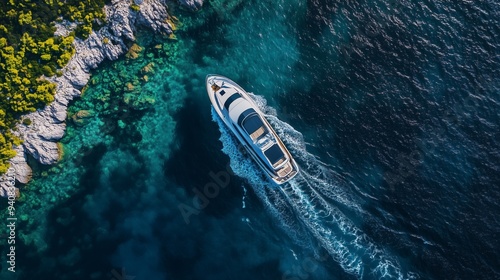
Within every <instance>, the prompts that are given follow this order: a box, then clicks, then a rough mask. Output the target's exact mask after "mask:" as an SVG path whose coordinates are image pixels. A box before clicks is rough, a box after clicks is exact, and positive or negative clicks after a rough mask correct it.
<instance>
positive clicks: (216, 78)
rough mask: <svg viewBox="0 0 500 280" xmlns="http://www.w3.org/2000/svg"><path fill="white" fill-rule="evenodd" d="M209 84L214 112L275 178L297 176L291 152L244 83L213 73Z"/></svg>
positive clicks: (283, 178) (279, 180) (297, 170)
mask: <svg viewBox="0 0 500 280" xmlns="http://www.w3.org/2000/svg"><path fill="white" fill-rule="evenodd" d="M206 87H207V92H208V96H209V98H210V101H211V102H212V106H213V107H214V110H215V112H217V114H218V115H219V117H220V118H221V119H222V121H223V122H224V124H225V125H226V126H227V127H228V128H229V129H230V130H231V131H232V133H233V134H234V136H235V137H236V138H237V139H238V141H239V142H240V143H241V144H242V145H243V147H245V149H246V150H247V151H248V154H250V155H251V157H252V158H253V160H254V161H255V162H256V163H257V164H258V165H259V166H260V167H261V168H262V170H263V171H264V173H265V174H266V175H267V176H268V177H269V178H270V179H271V180H272V181H274V182H275V183H276V184H283V183H285V182H287V181H289V180H290V179H292V178H293V177H294V176H295V175H297V173H298V172H299V168H298V166H297V163H296V162H295V160H294V159H293V157H292V155H291V154H290V152H289V151H288V150H287V148H286V147H285V145H284V144H283V141H281V139H280V137H279V136H278V134H276V132H275V131H274V129H273V128H272V127H271V125H270V124H269V122H268V121H267V120H266V118H265V116H264V114H263V113H262V112H261V111H260V110H259V108H258V107H257V105H256V104H255V102H254V101H253V99H252V98H251V97H250V96H249V94H248V93H247V92H246V91H245V90H244V89H243V88H242V87H241V86H239V85H238V84H237V83H235V82H234V81H232V80H230V79H229V78H227V77H224V76H220V75H213V74H210V75H207V77H206Z"/></svg>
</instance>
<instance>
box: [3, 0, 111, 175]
mask: <svg viewBox="0 0 500 280" xmlns="http://www.w3.org/2000/svg"><path fill="white" fill-rule="evenodd" d="M0 4H1V5H2V9H0V100H1V102H0V174H2V173H5V172H6V170H7V169H8V163H7V161H8V160H9V159H10V158H12V157H14V156H15V152H14V151H13V150H12V148H13V145H19V144H20V143H21V142H20V140H19V139H18V138H17V137H16V136H15V135H14V134H13V133H12V132H11V130H12V129H13V128H14V127H15V125H16V123H18V122H19V118H20V116H21V115H23V114H25V113H28V112H33V111H35V110H36V109H38V108H41V107H43V106H44V105H45V104H48V103H50V102H51V101H53V100H54V93H55V84H52V83H50V82H49V81H47V80H45V79H43V78H41V76H42V75H45V76H53V75H58V76H59V75H61V72H60V71H59V70H58V69H59V68H61V67H63V66H64V65H66V64H67V63H68V61H69V59H70V58H71V56H72V55H73V54H74V51H75V50H74V48H73V45H72V43H73V40H74V36H78V37H81V38H86V37H87V36H88V35H89V34H90V32H91V31H92V29H93V28H98V27H99V25H101V24H102V23H104V19H105V16H104V13H103V10H102V7H103V6H104V4H105V0H84V1H77V0H0ZM63 19H66V20H69V21H72V22H76V23H77V24H78V25H77V28H76V29H75V30H74V32H72V34H71V35H70V36H67V37H55V36H54V32H55V30H56V28H55V26H54V23H55V22H56V21H60V20H63ZM25 124H26V123H25Z"/></svg>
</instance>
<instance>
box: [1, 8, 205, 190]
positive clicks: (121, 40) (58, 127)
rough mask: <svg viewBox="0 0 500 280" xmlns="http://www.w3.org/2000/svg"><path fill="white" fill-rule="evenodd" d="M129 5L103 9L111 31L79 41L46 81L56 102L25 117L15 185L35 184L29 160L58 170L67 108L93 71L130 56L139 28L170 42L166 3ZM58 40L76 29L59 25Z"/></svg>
mask: <svg viewBox="0 0 500 280" xmlns="http://www.w3.org/2000/svg"><path fill="white" fill-rule="evenodd" d="M179 2H180V4H181V5H183V6H184V7H186V8H187V9H189V10H191V11H196V10H198V9H199V8H200V7H201V6H202V4H203V1H202V0H181V1H179ZM131 5H132V3H131V2H130V1H126V0H112V1H111V3H110V4H108V5H106V6H105V7H104V12H105V14H106V22H107V23H106V25H105V26H103V27H102V28H100V29H99V30H97V31H95V30H94V31H92V33H91V34H90V36H89V37H88V38H87V39H85V40H81V39H78V38H76V39H75V41H74V43H73V44H74V46H75V50H76V51H75V54H74V55H73V56H72V57H71V59H70V61H69V62H68V64H67V65H66V66H65V67H63V68H62V69H61V70H62V73H63V75H61V76H60V77H57V76H52V77H45V78H46V79H47V80H49V81H51V82H53V83H55V84H56V94H55V96H54V101H53V102H52V103H51V104H49V105H47V106H46V107H44V108H43V109H40V110H37V111H35V112H33V113H29V114H26V115H24V116H23V117H27V118H29V119H30V120H31V121H32V122H31V124H29V125H26V124H23V123H19V124H18V125H17V131H16V132H15V133H16V135H17V136H18V137H20V138H21V139H22V140H23V143H22V144H21V145H19V146H17V147H15V151H16V156H15V157H14V158H12V159H11V160H10V161H9V163H10V167H11V168H13V169H14V170H15V178H16V181H18V182H20V183H22V184H26V183H28V182H29V181H30V179H31V173H32V171H31V168H30V166H29V165H28V163H27V160H28V155H29V156H32V157H33V158H34V159H35V160H37V161H38V162H40V163H41V164H44V165H51V164H55V163H56V162H57V161H58V159H59V157H60V151H59V148H58V141H59V140H60V139H61V138H62V137H63V136H64V133H65V129H66V123H65V121H66V117H67V109H68V104H69V102H70V101H71V100H73V99H74V98H75V97H78V96H80V95H81V93H82V89H83V88H84V87H85V85H86V84H87V83H88V81H89V79H90V77H91V71H92V70H93V69H96V68H97V67H98V66H99V64H101V63H102V62H103V61H104V60H106V59H108V60H110V61H113V60H116V59H117V58H118V57H120V56H121V55H123V54H125V53H126V52H127V51H128V49H129V46H128V43H130V42H134V41H135V35H134V33H135V31H136V28H137V27H146V28H149V29H151V30H152V31H153V32H155V33H158V34H163V35H165V36H168V35H170V34H172V32H173V27H172V26H171V25H170V23H169V18H170V15H169V14H168V10H167V4H166V2H165V1H164V0H144V1H142V0H135V1H134V4H133V5H135V7H137V8H136V9H133V8H131ZM56 27H57V30H56V32H55V35H65V34H67V33H69V32H70V30H69V29H68V28H71V24H65V25H63V24H57V25H56ZM9 186H10V185H9V183H8V178H7V176H6V175H5V174H4V175H2V176H1V177H0V196H3V197H6V196H7V190H8V187H9Z"/></svg>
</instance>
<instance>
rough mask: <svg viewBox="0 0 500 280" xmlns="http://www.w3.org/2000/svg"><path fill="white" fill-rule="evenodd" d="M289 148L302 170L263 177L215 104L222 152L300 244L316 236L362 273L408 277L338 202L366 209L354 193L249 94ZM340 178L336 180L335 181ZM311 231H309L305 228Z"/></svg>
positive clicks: (337, 257) (342, 263)
mask: <svg viewBox="0 0 500 280" xmlns="http://www.w3.org/2000/svg"><path fill="white" fill-rule="evenodd" d="M251 97H252V98H253V99H254V101H255V102H256V104H257V105H258V106H259V108H260V109H261V111H262V112H263V113H264V114H265V117H266V119H267V120H268V121H269V122H270V123H271V125H272V126H273V128H274V129H275V130H276V132H277V133H278V135H279V136H280V137H281V139H282V140H283V142H285V145H286V146H287V147H288V149H289V151H290V152H291V153H292V155H293V156H294V158H295V159H296V161H297V163H298V165H299V168H300V173H299V174H298V175H297V176H296V177H295V178H294V179H292V180H291V181H290V182H288V183H285V184H283V185H281V186H277V185H275V184H274V183H272V182H271V181H270V180H269V179H267V178H266V177H265V175H264V174H263V172H262V171H261V170H260V169H259V168H258V166H257V165H256V164H255V163H254V162H253V161H252V160H251V159H250V158H249V157H248V156H246V155H244V154H243V153H242V152H241V149H239V143H238V142H237V141H236V140H235V138H234V137H233V136H232V134H231V132H230V131H229V130H228V129H227V128H226V126H225V125H224V123H223V122H222V121H221V120H220V118H219V117H218V116H217V114H216V113H215V111H214V110H213V109H212V118H213V120H214V121H215V122H217V123H218V124H219V130H220V132H221V138H220V141H221V142H222V144H223V149H222V151H223V152H224V153H226V154H227V155H228V156H229V158H230V165H231V168H232V169H233V171H234V173H235V174H236V175H238V176H240V177H243V178H245V179H246V180H247V182H248V183H249V184H250V186H251V187H252V189H253V191H254V192H255V193H256V194H257V196H258V197H259V198H260V199H261V200H262V202H263V203H264V204H265V205H266V208H267V209H268V211H269V212H270V213H271V214H272V215H273V216H274V217H275V218H276V219H278V221H279V222H280V225H281V226H282V228H283V229H284V230H285V231H286V232H287V233H288V234H289V235H290V236H291V237H292V238H294V240H296V241H297V242H298V243H299V244H300V245H304V246H307V244H308V243H307V242H306V241H305V240H306V239H307V236H310V235H312V236H314V238H315V239H316V240H317V241H319V242H320V244H321V245H322V246H323V247H324V248H325V249H326V250H327V251H328V252H329V254H330V255H331V256H332V258H333V259H334V260H335V261H337V262H338V263H339V264H340V266H341V267H342V269H344V270H345V271H346V272H348V273H350V274H353V275H356V276H357V277H358V278H360V279H363V278H369V279H374V278H378V279H381V278H382V279H407V278H414V275H411V274H410V275H404V274H403V272H402V271H401V269H400V268H399V265H398V264H397V262H396V261H395V260H394V259H392V258H390V257H388V256H387V254H386V253H385V252H384V251H383V250H381V249H379V248H377V246H375V245H374V244H373V243H372V242H371V241H370V240H369V239H368V237H367V236H366V235H365V234H364V233H363V232H361V230H360V229H358V228H357V227H356V226H355V224H354V223H353V222H352V221H351V220H349V218H348V217H347V216H346V215H345V214H344V213H343V212H342V211H340V210H339V206H342V207H345V208H348V209H350V210H353V211H358V212H363V209H362V208H361V207H360V206H359V205H358V204H357V203H356V199H355V197H353V196H352V195H350V194H349V193H348V192H346V191H345V188H343V187H341V186H340V185H342V186H343V185H345V184H339V182H340V179H336V177H338V176H336V174H334V173H332V171H330V170H329V169H328V168H327V167H325V164H323V163H321V162H320V161H319V160H318V159H317V158H316V157H315V156H314V155H312V154H310V153H308V152H307V151H306V148H305V142H304V140H303V137H302V134H301V133H300V132H298V131H296V130H294V129H293V127H292V126H290V125H289V124H287V123H285V122H282V121H280V120H279V119H278V118H277V117H276V112H275V110H274V109H273V108H271V107H268V106H267V105H266V103H265V100H264V99H263V98H261V97H258V96H255V95H252V94H251ZM337 181H338V182H337ZM304 231H307V232H308V233H309V234H306V233H304Z"/></svg>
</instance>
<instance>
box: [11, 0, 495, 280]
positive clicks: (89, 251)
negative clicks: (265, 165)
mask: <svg viewBox="0 0 500 280" xmlns="http://www.w3.org/2000/svg"><path fill="white" fill-rule="evenodd" d="M211 3H212V5H210V4H207V5H206V6H205V7H204V9H203V11H202V12H201V13H198V14H194V15H191V14H187V13H185V12H182V11H180V10H175V9H174V11H173V12H174V13H177V14H178V15H179V18H180V21H181V22H183V24H184V28H182V29H181V30H179V31H178V32H177V37H178V38H179V41H177V42H169V43H168V46H171V47H169V48H170V49H171V52H170V54H169V55H168V56H165V54H164V53H158V52H156V50H157V48H156V47H155V45H156V44H158V43H159V42H161V40H163V39H161V38H152V39H151V38H149V39H146V38H148V37H151V36H150V35H149V34H147V33H143V35H142V37H141V38H142V39H141V40H142V44H143V45H148V43H150V46H149V47H147V48H146V50H145V53H144V55H143V58H141V59H139V60H138V61H136V62H128V61H126V60H125V59H122V60H120V61H118V62H113V63H109V64H107V65H104V66H103V67H102V68H101V69H100V70H99V71H97V72H96V73H95V75H94V79H96V82H95V83H91V85H90V87H89V89H88V90H87V92H86V94H85V95H84V97H83V98H82V99H81V100H78V101H76V102H75V104H74V105H73V109H72V110H74V111H78V110H82V109H85V110H92V111H93V112H95V117H93V118H92V119H91V120H89V122H88V123H86V124H85V125H75V124H72V123H71V122H70V120H68V123H69V127H68V133H67V134H68V135H67V136H66V138H65V140H64V141H63V142H64V143H65V145H66V149H67V151H66V155H65V158H64V159H63V161H62V162H61V163H60V164H59V166H56V167H54V168H56V169H50V170H48V175H47V174H42V173H43V170H45V169H43V168H40V167H39V168H40V171H39V173H38V174H39V176H38V177H37V178H35V180H34V182H33V183H32V184H31V187H30V186H28V187H30V189H29V190H26V192H27V193H28V194H27V196H28V199H27V201H28V202H26V203H25V206H23V207H25V208H21V209H20V210H19V211H21V212H22V211H24V213H26V214H27V215H28V216H29V217H30V219H32V220H34V221H36V222H30V223H29V224H28V223H21V224H20V228H21V229H24V230H25V231H24V232H23V233H22V234H23V236H22V238H23V240H25V241H24V242H22V243H21V244H20V245H19V246H18V252H19V256H18V267H19V272H17V274H16V277H18V278H13V279H33V277H34V276H35V275H36V277H37V278H38V279H120V276H121V278H123V279H125V277H123V276H124V274H127V275H129V276H135V277H136V278H135V279H289V280H291V279H357V278H360V279H393V278H394V279H412V278H414V279H500V261H499V260H500V255H499V253H498V251H499V248H500V244H499V241H500V238H499V234H500V222H499V220H498V216H499V214H500V207H499V203H500V189H499V186H500V144H499V141H500V75H499V69H500V56H499V55H500V30H499V29H500V22H499V21H500V14H499V13H500V4H498V3H497V2H495V1H488V0H480V1H462V2H456V1H392V0H375V1H343V2H342V1H336V2H335V1H319V0H311V1H300V0H290V1H284V0H281V1H280V0H278V1H241V2H239V4H234V5H230V4H227V3H238V1H232V2H229V1H227V2H217V1H213V2H211ZM218 3H220V4H218ZM224 3H226V4H224ZM143 32H147V31H143ZM150 40H153V41H151V42H150ZM174 52H175V53H176V55H174V54H173V53H174ZM146 54H151V55H149V56H147V55H146ZM148 62H154V63H155V65H156V68H155V71H156V72H155V73H154V74H149V75H150V77H149V81H148V82H147V83H146V84H145V85H144V87H143V90H142V91H141V96H142V95H144V96H145V97H144V98H145V100H149V101H151V100H154V102H149V101H147V102H146V103H145V104H146V105H141V106H133V105H130V103H128V101H127V102H126V101H124V100H125V99H124V98H123V94H127V93H126V92H124V91H123V90H121V89H119V87H118V86H116V87H115V86H114V85H112V82H109V81H113V80H114V78H109V79H108V78H107V77H109V76H106V75H111V74H110V73H121V71H123V70H124V69H126V70H127V71H126V72H130V73H134V71H135V70H133V69H140V68H142V67H143V66H144V65H145V64H147V63H148ZM208 73H218V74H222V75H226V76H228V77H230V78H231V79H233V80H235V81H237V82H238V83H239V84H240V85H241V86H242V87H244V88H245V89H247V90H248V91H250V92H253V93H254V94H256V96H255V99H256V101H257V102H258V103H259V104H260V106H261V108H262V110H263V111H265V112H266V114H267V118H268V120H269V121H270V122H271V123H272V125H273V126H274V127H275V128H276V130H277V132H278V133H279V134H280V135H281V136H282V138H283V139H284V141H285V143H286V144H287V146H288V147H289V149H290V151H291V153H292V154H293V155H294V156H295V158H296V159H297V161H298V163H299V165H300V168H301V173H300V174H299V175H298V176H297V178H295V179H294V180H293V181H291V182H290V183H287V184H286V185H283V186H281V187H277V186H274V185H272V184H270V183H269V182H268V181H266V180H265V178H263V176H262V174H261V172H260V171H259V169H258V168H257V167H256V166H255V165H254V164H253V163H252V162H251V161H250V160H249V159H248V158H247V157H246V156H245V155H244V154H242V153H241V152H240V151H239V150H238V146H237V143H235V142H234V139H233V138H232V137H231V136H230V134H229V133H228V131H227V130H225V129H224V128H223V127H222V126H220V121H218V119H217V118H216V117H214V116H213V115H212V112H211V110H210V105H209V100H208V98H207V96H206V92H205V89H204V84H203V83H204V78H205V75H206V74H208ZM120 75H121V74H120ZM141 75H142V74H141ZM107 79H108V80H107ZM107 91H109V92H108V93H106V92H107ZM131 98H135V97H131ZM266 101H267V103H266ZM101 102H102V103H101ZM113 107H116V110H117V111H113V110H112V109H110V108H113ZM117 112H119V113H117ZM210 174H212V175H210ZM214 174H215V175H214ZM214 178H218V179H219V180H220V181H218V180H217V179H214ZM226 181H227V184H225V183H226ZM221 182H222V183H221ZM214 184H215V185H216V184H218V186H219V187H216V189H214ZM207 188H208V189H209V188H212V190H216V191H214V192H215V193H213V198H209V199H207V201H208V202H206V201H205V202H203V201H201V202H200V201H197V202H198V204H197V203H194V204H193V198H194V197H195V194H196V193H197V192H203V191H204V190H205V189H207ZM51 197H52V201H51V200H50V199H51ZM53 197H56V198H53ZM37 198H39V199H40V200H41V201H42V202H36V203H35V202H33V201H34V200H36V199H37ZM195 200H196V199H195ZM48 201H51V202H50V203H49V202H48ZM200 203H201V204H206V205H200ZM196 206H206V207H203V209H201V210H196V209H195V207H196ZM183 211H184V212H183ZM190 211H192V212H190ZM183 213H184V214H183ZM189 213H191V214H189ZM2 248H3V247H2ZM2 266H3V267H2V270H3V271H5V266H4V264H2ZM121 268H123V269H124V271H125V272H124V273H122V270H121ZM4 275H6V277H7V276H9V277H11V276H12V275H9V274H5V273H4V274H2V277H4ZM2 279H3V278H2Z"/></svg>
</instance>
